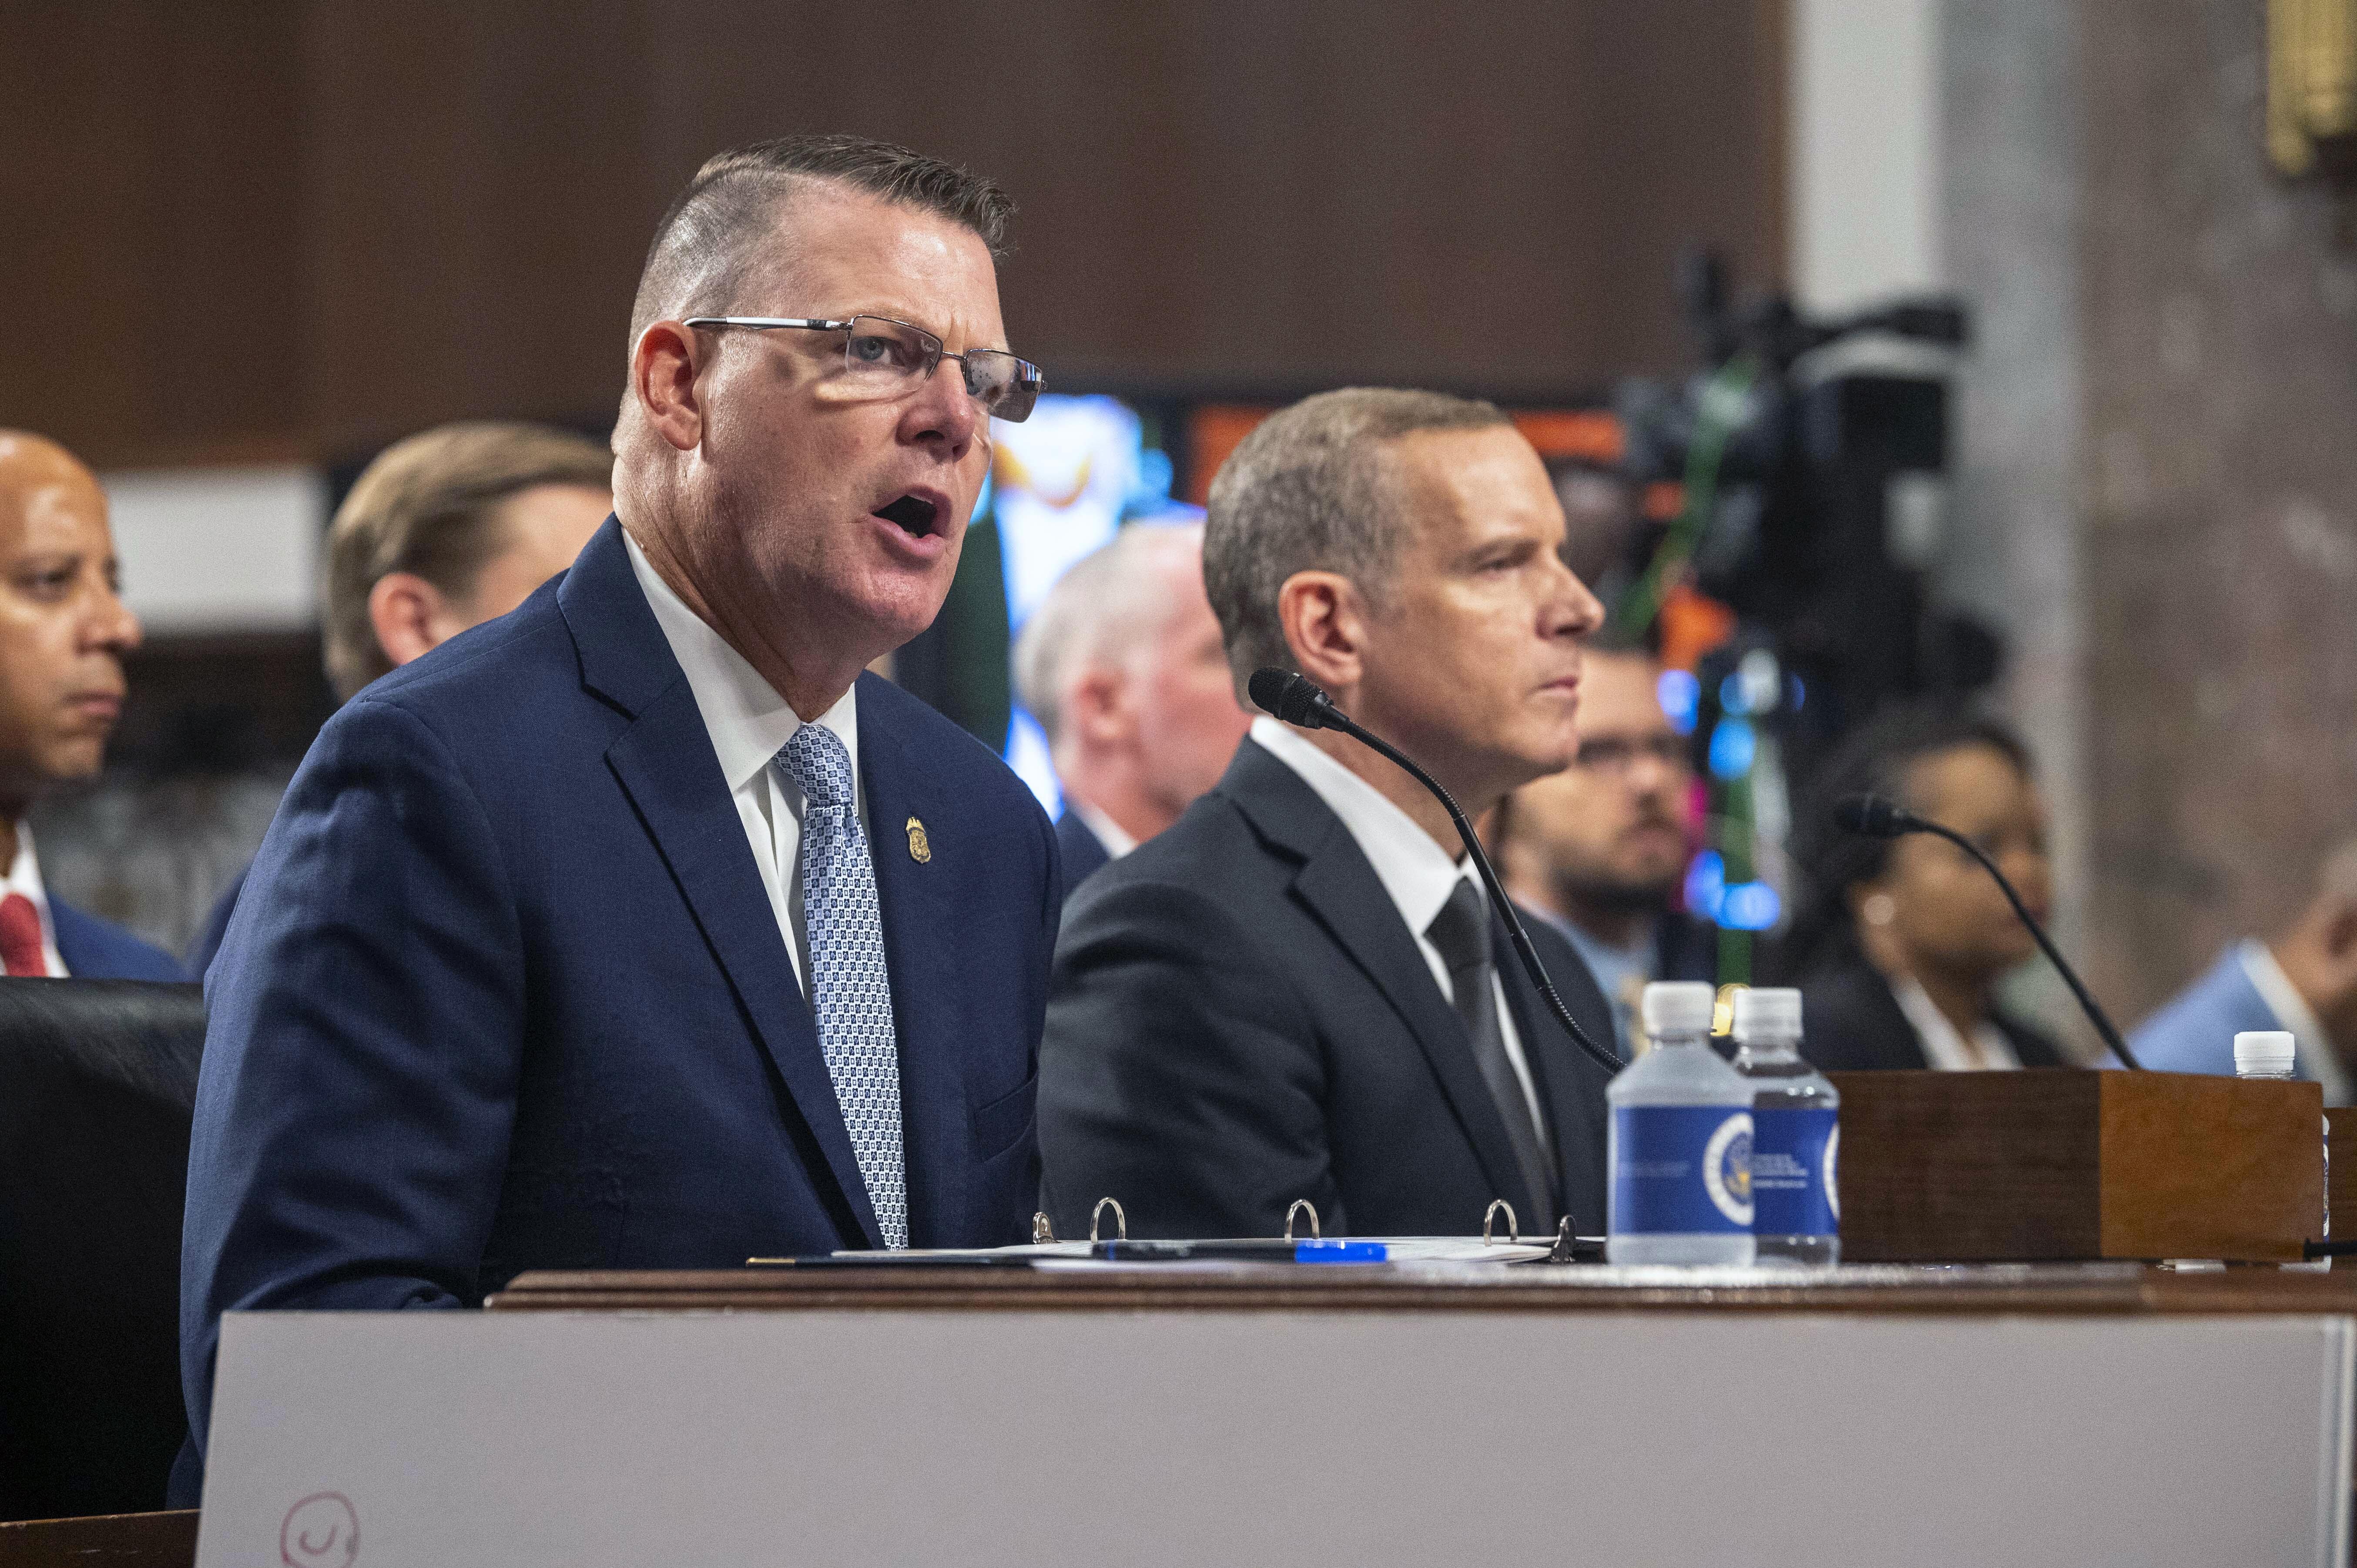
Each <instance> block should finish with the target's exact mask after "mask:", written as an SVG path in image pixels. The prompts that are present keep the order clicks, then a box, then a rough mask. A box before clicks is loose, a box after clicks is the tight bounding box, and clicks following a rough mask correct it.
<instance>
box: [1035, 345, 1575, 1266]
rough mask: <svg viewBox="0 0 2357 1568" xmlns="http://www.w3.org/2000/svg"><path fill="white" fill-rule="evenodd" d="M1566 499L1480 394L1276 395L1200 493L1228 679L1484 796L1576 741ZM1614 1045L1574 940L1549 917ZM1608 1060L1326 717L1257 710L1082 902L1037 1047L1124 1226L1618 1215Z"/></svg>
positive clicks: (1562, 960)
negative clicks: (1290, 690) (1301, 694)
mask: <svg viewBox="0 0 2357 1568" xmlns="http://www.w3.org/2000/svg"><path fill="white" fill-rule="evenodd" d="M1562 542H1563V509H1562V508H1561V506H1560V505H1558V504H1557V502H1556V500H1555V492H1554V490H1553V489H1551V488H1550V487H1549V485H1548V483H1547V477H1546V471H1545V469H1544V467H1542V466H1541V465H1540V462H1539V459H1538V455H1537V454H1536V453H1535V452H1534V451H1533V450H1532V449H1531V446H1530V444H1529V443H1528V442H1526V441H1524V440H1523V437H1522V436H1521V435H1518V434H1517V433H1516V432H1515V430H1514V427H1513V426H1512V424H1509V423H1508V422H1507V420H1506V419H1505V417H1504V415H1502V414H1501V413H1499V412H1498V411H1497V410H1496V409H1495V408H1492V407H1491V405H1490V404H1488V403H1470V402H1467V401H1465V400H1463V399H1459V398H1454V397H1444V396H1441V395H1439V394H1437V393H1434V392H1398V391H1377V390H1369V389H1352V390H1349V391H1344V392H1327V393H1324V394H1322V395H1320V396H1318V397H1313V398H1310V399H1308V401H1307V402H1304V403H1296V404H1295V405H1293V406H1292V407H1291V408H1288V409H1286V410H1284V411H1282V412H1280V413H1276V414H1274V415H1272V416H1271V417H1270V418H1269V419H1268V420H1267V421H1266V422H1265V423H1264V424H1261V425H1260V427H1259V428H1258V429H1256V430H1255V431H1254V432H1253V434H1252V435H1250V436H1248V437H1247V438H1246V439H1245V440H1244V442H1243V444H1242V445H1241V446H1238V447H1237V449H1236V451H1235V454H1234V455H1233V456H1231V457H1230V458H1229V459H1228V461H1227V463H1226V464H1225V465H1224V466H1223V467H1222V468H1221V470H1220V474H1219V478H1218V479H1217V481H1216V482H1215V483H1214V484H1213V486H1212V489H1211V517H1210V520H1209V522H1208V524H1207V525H1206V530H1205V534H1204V542H1203V569H1204V578H1205V582H1206V585H1207V586H1208V588H1209V589H1210V594H1211V607H1212V608H1213V609H1214V610H1215V611H1216V612H1217V613H1218V615H1219V618H1220V628H1221V632H1222V636H1223V638H1224V639H1225V642H1226V647H1227V653H1228V663H1229V668H1230V669H1231V670H1232V672H1233V675H1234V679H1235V682H1236V685H1237V688H1238V690H1239V691H1241V690H1242V689H1243V686H1244V683H1245V682H1246V681H1247V680H1248V679H1249V677H1250V676H1251V674H1252V673H1253V671H1255V670H1258V669H1260V668H1262V667H1264V666H1269V665H1274V666H1279V667H1282V668H1285V669H1289V670H1298V671H1301V672H1302V673H1303V674H1305V675H1307V676H1308V677H1309V679H1311V680H1312V681H1315V682H1317V683H1318V685H1319V686H1321V687H1323V688H1324V689H1325V690H1326V692H1327V693H1329V694H1330V695H1331V697H1332V698H1333V700H1334V702H1335V703H1336V705H1337V706H1339V707H1340V708H1341V709H1342V710H1343V711H1344V712H1345V713H1347V714H1351V716H1352V717H1353V718H1355V719H1357V720H1358V721H1359V722H1361V724H1364V725H1367V726H1368V727H1369V728H1370V729H1372V730H1373V731H1374V732H1375V733H1377V734H1379V735H1382V736H1384V737H1386V738H1387V739H1389V740H1391V741H1393V742H1394V744H1396V745H1398V746H1400V747H1402V748H1403V749H1404V750H1405V751H1406V752H1407V753H1408V754H1409V755H1411V756H1413V757H1416V758H1418V759H1419V760H1420V761H1422V762H1423V763H1424V764H1425V765H1426V767H1427V768H1429V769H1430V770H1431V772H1432V773H1433V775H1434V776H1435V777H1436V778H1437V779H1439V780H1440V781H1441V782H1442V784H1443V785H1444V786H1445V787H1447V788H1448V789H1449V790H1450V791H1451V793H1453V794H1454V795H1455V796H1456V798H1457V800H1458V802H1459V803H1460V804H1461V805H1462V806H1463V808H1464V809H1465V811H1467V812H1468V813H1470V814H1476V815H1478V814H1479V813H1480V812H1483V811H1488V810H1489V809H1490V808H1491V807H1492V806H1494V805H1496V804H1497V802H1498V801H1499V800H1500V799H1501V798H1502V797H1503V796H1504V795H1505V794H1506V792H1507V791H1509V790H1511V789H1515V788H1517V787H1519V786H1521V785H1523V784H1526V783H1528V782H1529V781H1530V780H1531V779H1535V778H1537V777H1539V776H1540V775H1542V774H1544V773H1550V772H1553V771H1555V769H1557V768H1562V767H1564V766H1565V765H1566V763H1568V762H1569V761H1570V760H1571V758H1572V755H1573V753H1574V752H1575V751H1576V750H1577V746H1578V736H1577V731H1576V729H1575V727H1574V725H1573V719H1574V715H1575V711H1576V709H1577V703H1578V680H1579V671H1580V650H1579V640H1580V639H1581V638H1583V637H1585V636H1586V635H1587V633H1589V632H1590V631H1593V630H1594V629H1595V628H1596V626H1597V623H1598V620H1599V619H1601V618H1602V612H1601V610H1600V609H1599V607H1598V605H1597V603H1596V600H1595V599H1594V597H1592V596H1590V595H1589V594H1588V592H1587V589H1586V588H1585V587H1583V586H1581V585H1580V583H1579V580H1578V579H1577V578H1576V577H1574V576H1573V575H1571V573H1570V571H1569V570H1568V569H1567V568H1566V567H1565V565H1564V564H1563V562H1562V559H1561V558H1560V556H1559V555H1558V554H1557V551H1558V549H1559V548H1560V546H1561V545H1562ZM1531 924H1532V925H1533V926H1534V927H1535V928H1536V929H1534V930H1533V931H1532V933H1531V934H1532V939H1533V940H1534V941H1535V942H1536V943H1537V944H1538V948H1539V951H1540V953H1541V955H1542V956H1543V957H1544V961H1545V963H1546V967H1547V969H1548V971H1549V972H1550V973H1551V975H1552V976H1553V978H1554V981H1555V986H1556V988H1557V989H1558V990H1559V991H1560V992H1561V993H1562V994H1563V996H1564V998H1565V999H1566V1002H1567V1003H1568V1004H1569V1005H1570V1007H1571V1009H1572V1010H1573V1012H1574V1014H1575V1015H1577V1017H1578V1018H1579V1019H1580V1020H1581V1021H1582V1024H1583V1026H1584V1027H1585V1028H1586V1030H1587V1033H1588V1035H1589V1036H1590V1037H1592V1038H1593V1039H1595V1040H1596V1041H1598V1043H1599V1044H1602V1045H1604V1046H1605V1047H1606V1048H1608V1049H1609V1042H1610V1040H1611V1038H1612V1035H1611V1028H1612V1015H1611V1010H1610V1009H1609V1007H1607V1006H1606V1005H1605V1002H1604V998H1603V996H1602V995H1601V994H1600V993H1598V991H1597V989H1596V984H1595V982H1594V981H1593V980H1591V979H1590V978H1589V977H1588V973H1587V970H1586V968H1585V967H1583V966H1582V965H1581V963H1580V961H1579V956H1578V954H1577V952H1576V951H1574V950H1573V949H1572V947H1571V944H1570V943H1568V942H1567V941H1566V940H1564V939H1563V938H1562V937H1561V936H1560V935H1558V934H1557V933H1556V932H1555V930H1553V929H1551V928H1549V927H1547V926H1546V925H1545V924H1544V922H1541V921H1535V920H1534V921H1532V922H1531ZM1606 1081H1607V1076H1606V1074H1605V1073H1604V1071H1603V1070H1602V1069H1600V1068H1598V1066H1597V1065H1596V1064H1595V1063H1594V1062H1592V1061H1590V1060H1589V1059H1588V1058H1586V1057H1585V1056H1583V1055H1582V1054H1581V1053H1580V1052H1579V1050H1578V1048H1577V1047H1576V1046H1575V1045H1574V1044H1573V1042H1572V1039H1571V1037H1570V1036H1569V1035H1567V1034H1566V1032H1564V1030H1563V1028H1562V1026H1560V1025H1559V1024H1557V1023H1556V1022H1555V1019H1554V1018H1553V1017H1552V1016H1551V1015H1549V1014H1548V1013H1547V1012H1546V1011H1545V1009H1544V1004H1543V1003H1542V1002H1541V1001H1540V999H1539V996H1538V993H1537V992H1536V990H1535V989H1534V987H1533V986H1532V985H1531V983H1529V981H1528V979H1527V978H1526V977H1525V975H1524V974H1523V971H1522V969H1521V967H1520V966H1519V965H1518V964H1517V963H1516V962H1515V961H1514V959H1513V957H1512V950H1511V949H1510V947H1509V946H1508V941H1507V939H1506V937H1505V935H1504V932H1503V929H1502V928H1501V925H1500V924H1499V923H1498V922H1497V921H1496V920H1495V919H1494V918H1493V917H1492V915H1491V910H1490V908H1489V906H1488V904H1487V903H1486V902H1485V901H1484V900H1483V897H1482V895H1481V889H1480V883H1479V882H1478V881H1477V879H1476V875H1475V873H1474V871H1473V869H1472V867H1471V865H1470V864H1469V861H1467V860H1466V859H1465V858H1463V856H1462V851H1461V847H1460V845H1459V843H1458V838H1457V834H1456V832H1455V831H1454V830H1453V829H1452V828H1451V826H1450V825H1449V821H1448V815H1447V813H1446V812H1445V811H1443V810H1442V809H1441V807H1440V806H1439V805H1438V804H1437V802H1436V801H1434V800H1433V799H1432V798H1431V797H1430V796H1429V795H1428V794H1426V792H1425V791H1424V790H1423V789H1421V788H1419V787H1418V786H1417V785H1416V784H1415V782H1414V781H1413V780H1412V779H1410V778H1409V777H1408V776H1407V775H1406V774H1405V773H1404V772H1402V771H1401V770H1399V769H1398V768H1395V767H1394V765H1393V764H1391V763H1389V762H1386V761H1384V760H1383V759H1382V758H1381V757H1378V756H1376V755H1375V754H1374V753H1373V752H1372V751H1369V750H1367V749H1366V748H1364V747H1362V746H1360V745H1359V744H1358V743H1357V742H1356V741H1353V740H1351V739H1349V738H1348V737H1347V736H1342V735H1340V734H1339V733H1337V732H1335V731H1332V730H1318V731H1315V732H1307V731H1301V730H1296V729H1290V728H1287V727H1286V726H1285V725H1280V724H1278V723H1277V722H1276V721H1275V719H1272V718H1267V717H1262V718H1256V719H1254V721H1253V724H1252V729H1251V733H1250V736H1249V737H1248V738H1247V739H1246V740H1245V742H1244V744H1243V746H1239V747H1238V748H1237V750H1236V756H1235V760H1234V761H1233V762H1232V763H1231V764H1230V765H1229V768H1228V770H1227V772H1226V774H1225V775H1224V776H1223V777H1222V779H1221V780H1220V783H1219V785H1218V787H1217V788H1215V789H1212V791H1211V793H1210V794H1208V795H1206V796H1204V797H1203V798H1202V799H1201V800H1198V801H1196V802H1195V803H1194V804H1193V805H1192V806H1190V807H1189V808H1188V809H1187V811H1186V814H1185V815H1183V816H1181V817H1180V818H1179V821H1178V822H1177V823H1176V824H1175V825H1173V826H1172V827H1170V828H1169V829H1168V830H1167V831H1165V832H1162V833H1161V834H1159V835H1158V836H1157V837H1156V838H1155V839H1154V840H1152V841H1151V842H1150V843H1146V844H1142V845H1140V846H1139V847H1138V848H1137V849H1136V850H1135V852H1134V853H1132V854H1128V855H1126V856H1125V857H1123V858H1122V859H1120V860H1118V861H1115V862H1114V864H1113V865H1109V866H1107V867H1105V868H1104V869H1103V871H1101V872H1099V873H1097V875H1095V876H1093V877H1092V878H1091V879H1090V880H1089V883H1088V885H1087V886H1085V887H1083V888H1082V889H1081V891H1080V892H1079V893H1078V894H1076V895H1075V896H1074V900H1073V906H1072V909H1071V915H1070V918H1067V919H1066V921H1065V923H1064V927H1063V930H1062V933H1061V936H1060V939H1059V941H1058V946H1057V954H1056V972H1055V981H1054V985H1053V988H1052V991H1051V994H1050V998H1049V1007H1048V1025H1047V1035H1046V1037H1045V1038H1044V1040H1043V1041H1042V1043H1041V1046H1040V1053H1039V1142H1040V1149H1041V1154H1042V1157H1043V1158H1044V1160H1045V1161H1046V1164H1047V1169H1048V1177H1047V1187H1048V1192H1049V1202H1050V1206H1051V1210H1052V1211H1053V1212H1054V1213H1055V1214H1056V1217H1057V1219H1058V1220H1059V1222H1060V1224H1061V1225H1062V1226H1063V1227H1064V1228H1065V1230H1066V1231H1067V1233H1070V1232H1071V1230H1073V1229H1075V1228H1078V1227H1082V1226H1084V1225H1085V1224H1086V1222H1087V1219H1088V1215H1089V1212H1090V1209H1091V1208H1092V1205H1093V1204H1094V1203H1095V1201H1096V1200H1097V1199H1098V1198H1099V1197H1105V1196H1110V1197H1115V1198H1118V1199H1119V1200H1120V1201H1121V1202H1122V1203H1123V1205H1124V1206H1125V1208H1126V1210H1127V1215H1128V1223H1129V1228H1130V1231H1131V1233H1132V1234H1133V1235H1137V1234H1144V1235H1150V1236H1185V1235H1196V1236H1272V1235H1275V1234H1276V1233H1277V1232H1278V1231H1279V1230H1281V1228H1282V1227H1283V1225H1284V1223H1285V1219H1286V1211H1287V1209H1288V1208H1290V1206H1291V1205H1292V1203H1293V1202H1294V1200H1295V1199H1297V1198H1308V1200H1309V1201H1310V1202H1311V1203H1313V1204H1314V1205H1316V1207H1317V1209H1318V1214H1319V1216H1320V1217H1321V1219H1322V1221H1323V1223H1324V1226H1325V1230H1326V1231H1327V1233H1328V1234H1329V1235H1331V1234H1335V1233H1337V1232H1344V1231H1356V1232H1359V1233H1361V1234H1383V1233H1387V1232H1388V1233H1392V1234H1433V1233H1441V1234H1454V1235H1463V1234H1465V1233H1467V1232H1469V1231H1471V1230H1478V1229H1479V1228H1480V1223H1481V1217H1482V1214H1483V1212H1484V1210H1485V1209H1487V1208H1488V1207H1489V1205H1490V1203H1491V1199H1493V1198H1500V1197H1502V1198H1505V1199H1507V1200H1508V1201H1509V1202H1511V1203H1512V1205H1513V1207H1514V1209H1515V1211H1516V1214H1517V1215H1518V1216H1519V1217H1520V1219H1521V1222H1522V1225H1523V1228H1524V1229H1525V1230H1539V1231H1543V1232H1544V1231H1547V1230H1552V1229H1553V1227H1554V1219H1555V1216H1557V1215H1559V1214H1562V1213H1565V1212H1566V1211H1567V1212H1570V1213H1573V1214H1576V1215H1577V1216H1578V1217H1579V1219H1580V1220H1581V1222H1582V1223H1583V1224H1585V1225H1587V1226H1590V1227H1594V1226H1597V1225H1598V1224H1600V1223H1601V1221H1602V1219H1603V1215H1604V1207H1603V1202H1604V1147H1605V1137H1604V1133H1605V1123H1604V1087H1605V1084H1606Z"/></svg>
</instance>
